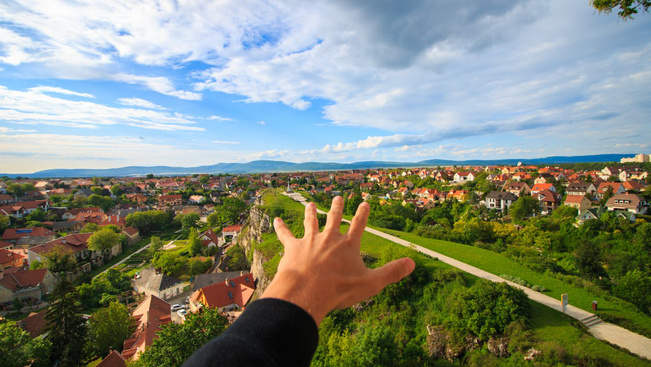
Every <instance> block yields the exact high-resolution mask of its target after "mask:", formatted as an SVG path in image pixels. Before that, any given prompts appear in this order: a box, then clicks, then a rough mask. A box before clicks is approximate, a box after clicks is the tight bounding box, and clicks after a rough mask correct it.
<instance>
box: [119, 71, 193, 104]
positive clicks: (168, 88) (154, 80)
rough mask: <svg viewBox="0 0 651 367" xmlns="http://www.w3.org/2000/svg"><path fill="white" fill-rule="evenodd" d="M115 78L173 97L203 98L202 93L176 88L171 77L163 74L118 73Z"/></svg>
mask: <svg viewBox="0 0 651 367" xmlns="http://www.w3.org/2000/svg"><path fill="white" fill-rule="evenodd" d="M113 79H114V80H116V81H121V82H125V83H129V84H141V85H144V86H146V87H147V88H149V89H151V90H153V91H154V92H158V93H161V94H165V95H168V96H172V97H177V98H180V99H187V100H194V101H198V100H201V94H200V93H195V92H189V91H184V90H176V89H175V88H174V84H172V82H171V81H170V80H169V79H167V78H165V77H161V76H157V77H148V76H139V75H131V74H117V75H115V76H114V77H113Z"/></svg>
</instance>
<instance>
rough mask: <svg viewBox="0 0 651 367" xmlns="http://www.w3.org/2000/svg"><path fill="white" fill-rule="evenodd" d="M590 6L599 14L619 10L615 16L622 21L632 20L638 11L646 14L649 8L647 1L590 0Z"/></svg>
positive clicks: (649, 3)
mask: <svg viewBox="0 0 651 367" xmlns="http://www.w3.org/2000/svg"><path fill="white" fill-rule="evenodd" d="M592 6H593V7H594V8H595V9H597V10H598V11H599V12H600V13H606V14H609V13H610V12H611V11H613V9H619V11H618V12H617V15H619V16H620V17H621V18H622V19H624V20H627V19H633V15H635V14H637V13H638V11H642V12H648V11H649V7H650V6H651V1H649V0H592Z"/></svg>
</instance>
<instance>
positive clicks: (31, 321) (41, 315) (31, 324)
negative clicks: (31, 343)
mask: <svg viewBox="0 0 651 367" xmlns="http://www.w3.org/2000/svg"><path fill="white" fill-rule="evenodd" d="M46 312H47V310H43V311H41V312H32V313H30V314H29V316H27V317H25V318H24V319H22V320H20V321H16V326H18V327H19V328H21V329H23V330H25V331H26V332H27V333H28V334H29V336H30V337H31V338H32V339H34V338H36V337H38V336H39V335H41V334H43V330H44V329H45V313H46Z"/></svg>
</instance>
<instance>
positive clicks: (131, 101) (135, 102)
mask: <svg viewBox="0 0 651 367" xmlns="http://www.w3.org/2000/svg"><path fill="white" fill-rule="evenodd" d="M118 102H120V104H123V105H125V106H135V107H142V108H150V109H154V110H166V109H167V108H165V107H161V106H159V105H157V104H155V103H153V102H149V101H147V100H145V99H142V98H118Z"/></svg>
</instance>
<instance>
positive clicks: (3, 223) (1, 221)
mask: <svg viewBox="0 0 651 367" xmlns="http://www.w3.org/2000/svg"><path fill="white" fill-rule="evenodd" d="M10 225H11V219H10V218H9V217H6V216H4V215H0V231H4V230H5V229H7V228H9V226H10Z"/></svg>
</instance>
